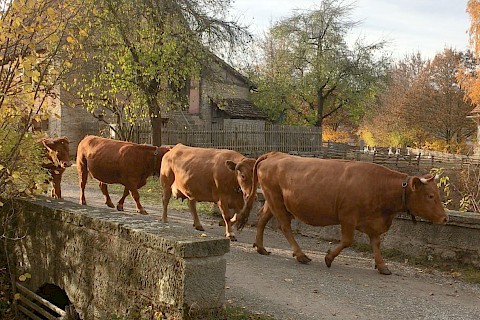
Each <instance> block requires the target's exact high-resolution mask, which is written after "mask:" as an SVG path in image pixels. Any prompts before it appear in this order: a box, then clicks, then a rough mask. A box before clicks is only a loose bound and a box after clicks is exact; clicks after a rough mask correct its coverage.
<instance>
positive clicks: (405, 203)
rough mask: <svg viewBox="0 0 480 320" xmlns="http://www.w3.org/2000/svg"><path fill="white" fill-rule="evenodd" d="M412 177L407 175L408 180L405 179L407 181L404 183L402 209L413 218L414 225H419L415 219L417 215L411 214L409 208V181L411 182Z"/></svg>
mask: <svg viewBox="0 0 480 320" xmlns="http://www.w3.org/2000/svg"><path fill="white" fill-rule="evenodd" d="M410 178H411V177H410V176H408V175H407V178H405V181H404V182H402V208H403V209H405V212H406V213H407V214H408V215H410V216H411V217H412V221H413V223H417V220H416V219H415V215H414V214H413V213H411V212H410V209H408V207H407V187H408V181H409V180H410Z"/></svg>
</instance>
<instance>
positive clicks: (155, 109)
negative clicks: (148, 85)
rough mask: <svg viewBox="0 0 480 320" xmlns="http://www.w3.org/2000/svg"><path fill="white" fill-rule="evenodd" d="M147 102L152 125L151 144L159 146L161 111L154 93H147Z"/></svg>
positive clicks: (160, 140) (160, 141)
mask: <svg viewBox="0 0 480 320" xmlns="http://www.w3.org/2000/svg"><path fill="white" fill-rule="evenodd" d="M147 103H148V111H149V113H150V124H151V126H152V133H151V135H152V144H153V145H154V146H158V147H159V146H161V145H162V113H161V111H160V106H159V104H158V101H157V99H156V95H152V94H147Z"/></svg>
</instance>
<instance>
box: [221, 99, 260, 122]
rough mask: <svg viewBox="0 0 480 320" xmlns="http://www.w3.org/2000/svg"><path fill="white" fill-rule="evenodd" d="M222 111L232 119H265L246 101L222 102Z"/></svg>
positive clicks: (232, 100)
mask: <svg viewBox="0 0 480 320" xmlns="http://www.w3.org/2000/svg"><path fill="white" fill-rule="evenodd" d="M223 102H224V106H222V107H223V108H222V110H223V111H224V112H225V113H227V114H228V115H229V116H230V117H232V118H242V119H243V118H247V119H267V115H266V114H265V113H263V112H262V111H261V110H260V109H258V108H257V107H256V106H255V105H254V104H253V103H252V102H251V101H249V100H246V99H227V100H224V101H223Z"/></svg>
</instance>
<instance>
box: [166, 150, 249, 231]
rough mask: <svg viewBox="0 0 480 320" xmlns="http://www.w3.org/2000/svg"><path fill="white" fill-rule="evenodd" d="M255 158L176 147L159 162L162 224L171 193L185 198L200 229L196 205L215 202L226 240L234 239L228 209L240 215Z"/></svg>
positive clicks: (234, 152)
mask: <svg viewBox="0 0 480 320" xmlns="http://www.w3.org/2000/svg"><path fill="white" fill-rule="evenodd" d="M254 164H255V159H251V158H246V157H244V156H243V155H241V154H240V153H238V152H236V151H232V150H223V149H207V148H194V147H188V146H184V145H182V144H177V145H176V146H175V147H173V148H172V150H171V151H170V152H168V153H167V154H166V155H165V156H164V158H163V161H162V167H161V170H160V181H161V183H162V187H163V221H164V222H167V208H168V202H169V201H170V198H171V196H172V193H173V195H174V196H175V197H177V198H182V199H188V205H189V207H190V212H191V214H192V217H193V223H194V225H193V226H194V227H195V229H197V230H203V227H202V224H201V223H200V220H199V218H198V215H197V210H196V202H197V201H207V202H215V203H216V204H217V205H218V207H219V209H220V212H221V214H222V217H223V220H224V222H225V228H226V233H225V235H226V237H227V238H229V239H231V240H236V239H235V235H234V233H233V232H232V230H231V224H232V222H235V220H234V219H233V221H231V219H232V218H233V216H232V215H231V214H230V211H229V210H230V209H233V210H234V212H235V213H239V212H240V210H241V209H242V207H243V203H244V196H245V197H246V195H248V194H250V193H251V191H250V189H251V184H252V170H253V165H254Z"/></svg>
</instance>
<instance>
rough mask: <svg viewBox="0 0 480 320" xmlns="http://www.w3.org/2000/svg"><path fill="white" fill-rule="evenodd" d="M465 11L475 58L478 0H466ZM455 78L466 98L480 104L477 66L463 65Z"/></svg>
mask: <svg viewBox="0 0 480 320" xmlns="http://www.w3.org/2000/svg"><path fill="white" fill-rule="evenodd" d="M467 13H468V14H469V15H470V28H469V35H470V45H471V47H472V49H473V56H474V58H475V59H478V58H479V57H480V2H479V1H477V0H469V1H468V2H467ZM457 80H458V82H459V83H460V85H461V86H462V88H464V90H465V91H466V97H465V98H466V99H469V100H470V101H471V102H472V103H473V104H474V105H479V104H480V77H479V76H478V66H477V65H476V64H475V65H473V66H472V64H470V67H468V66H467V65H466V66H463V68H462V69H461V72H459V73H458V74H457Z"/></svg>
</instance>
